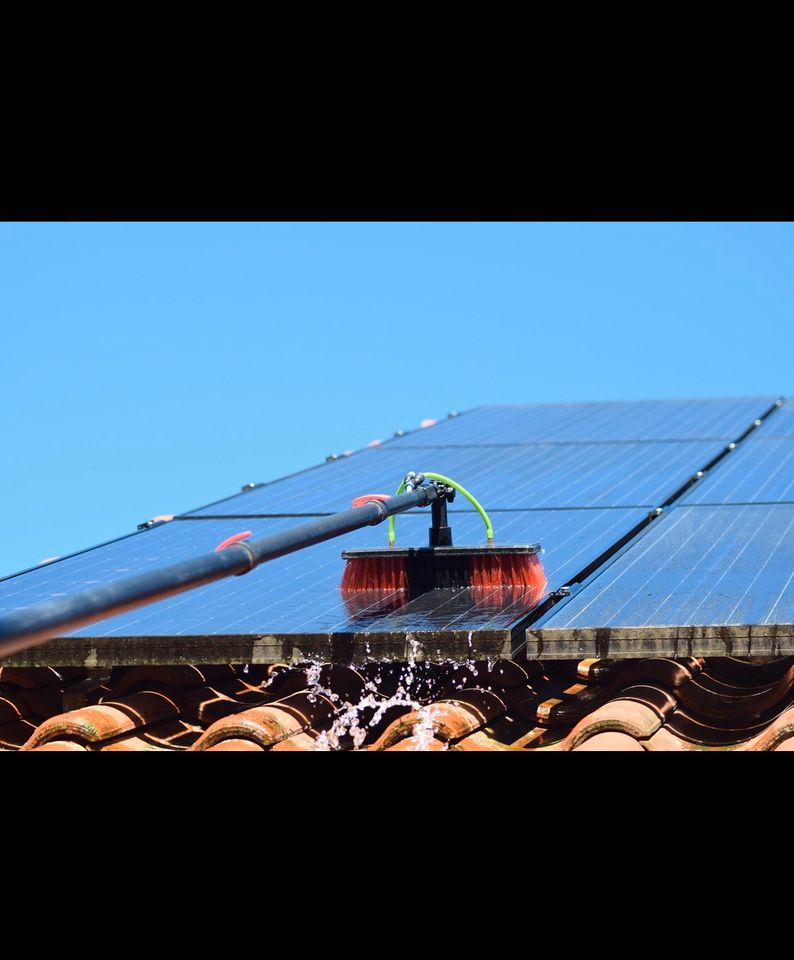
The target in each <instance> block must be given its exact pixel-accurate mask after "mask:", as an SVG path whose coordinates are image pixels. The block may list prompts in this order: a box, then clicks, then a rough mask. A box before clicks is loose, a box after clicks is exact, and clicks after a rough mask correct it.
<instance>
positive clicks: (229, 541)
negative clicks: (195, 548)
mask: <svg viewBox="0 0 794 960" xmlns="http://www.w3.org/2000/svg"><path fill="white" fill-rule="evenodd" d="M250 536H251V531H250V530H243V532H242V533H234V534H232V536H230V537H227V538H226V539H225V540H222V541H221V542H220V543H219V544H218V546H217V547H216V548H215V553H218V551H219V550H225V549H226V548H227V547H230V546H231V545H232V544H233V543H237V542H238V540H245V539H247V538H248V537H250Z"/></svg>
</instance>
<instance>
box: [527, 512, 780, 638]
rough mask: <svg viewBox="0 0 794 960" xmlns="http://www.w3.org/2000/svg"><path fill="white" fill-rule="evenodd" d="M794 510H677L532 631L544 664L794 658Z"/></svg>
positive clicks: (649, 530)
mask: <svg viewBox="0 0 794 960" xmlns="http://www.w3.org/2000/svg"><path fill="white" fill-rule="evenodd" d="M793 624H794V505H792V504H777V505H736V506H731V505H725V506H714V507H708V506H678V507H674V508H672V509H671V510H670V512H669V513H668V514H667V515H666V516H663V517H662V518H660V519H659V520H657V521H654V523H652V524H651V525H650V526H649V527H648V530H647V532H646V533H645V534H644V535H643V536H641V537H640V538H639V539H638V540H637V541H635V542H634V544H633V545H632V546H631V547H630V548H629V549H628V550H626V552H625V553H623V554H622V555H621V556H620V557H618V559H616V560H615V561H614V562H613V563H612V564H611V565H610V566H608V567H607V568H606V569H605V570H604V572H603V573H601V574H600V575H599V576H598V577H596V578H595V579H594V580H592V581H591V582H590V584H589V585H587V586H586V587H584V589H582V590H581V592H579V593H578V594H577V595H576V596H574V597H573V598H572V599H571V600H569V601H568V602H566V603H564V604H561V605H560V606H558V607H557V608H555V609H554V610H552V612H551V615H550V616H549V617H548V618H547V619H546V620H545V622H542V623H541V624H540V625H535V626H533V627H532V628H530V631H528V634H527V639H528V649H529V650H530V652H532V653H533V654H534V655H538V654H539V653H540V652H542V655H543V656H544V657H558V656H559V657H570V656H580V655H585V656H588V655H596V656H650V655H654V654H656V655H662V656H707V655H725V654H727V655H732V656H752V655H763V656H765V655H777V654H780V653H786V654H790V653H794V626H793Z"/></svg>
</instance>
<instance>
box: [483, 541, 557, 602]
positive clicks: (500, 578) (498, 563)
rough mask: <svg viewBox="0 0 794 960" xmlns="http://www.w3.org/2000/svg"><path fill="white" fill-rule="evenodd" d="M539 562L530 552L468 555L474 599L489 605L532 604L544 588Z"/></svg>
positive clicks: (495, 552) (540, 595) (545, 582)
mask: <svg viewBox="0 0 794 960" xmlns="http://www.w3.org/2000/svg"><path fill="white" fill-rule="evenodd" d="M546 584H547V580H546V574H545V572H544V570H543V565H542V564H541V562H540V560H539V559H538V557H537V555H536V554H534V553H528V554H515V553H509V554H500V553H498V551H497V550H495V551H494V553H493V554H483V555H481V556H476V557H472V572H471V585H472V589H473V592H474V593H475V595H476V596H477V599H478V602H486V603H487V604H488V605H489V606H491V605H493V606H508V605H511V604H513V603H519V602H520V603H521V604H522V605H526V606H527V607H532V606H534V605H535V604H536V603H537V602H538V601H539V600H540V599H541V597H542V596H543V593H544V591H545V589H546Z"/></svg>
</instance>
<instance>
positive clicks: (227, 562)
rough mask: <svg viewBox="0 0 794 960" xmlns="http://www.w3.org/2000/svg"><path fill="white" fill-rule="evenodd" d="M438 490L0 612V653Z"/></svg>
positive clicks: (235, 570) (306, 543)
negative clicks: (1, 614)
mask: <svg viewBox="0 0 794 960" xmlns="http://www.w3.org/2000/svg"><path fill="white" fill-rule="evenodd" d="M438 496H439V494H438V490H437V489H436V487H435V486H434V485H432V484H428V486H426V487H421V486H420V487H417V488H416V489H414V490H412V491H411V492H410V493H402V494H400V495H399V496H396V497H391V498H390V499H389V500H386V501H377V500H373V501H370V502H368V503H365V504H364V505H363V506H360V507H355V508H354V509H352V510H345V511H343V512H342V513H335V514H332V515H331V516H328V517H319V518H317V519H315V520H310V521H309V522H308V523H303V524H301V525H300V526H299V527H293V529H292V530H285V531H283V532H282V533H274V534H272V536H269V537H262V538H261V539H260V540H250V541H238V542H237V543H233V544H232V545H231V546H229V547H226V548H225V549H224V550H220V551H218V552H217V553H208V554H203V555H202V556H200V557H194V558H193V559H191V560H183V561H182V562H181V563H175V564H173V565H172V566H170V567H164V568H163V569H162V570H154V571H153V572H151V573H143V574H140V575H139V576H137V577H128V578H127V579H125V580H118V581H116V582H115V583H107V584H104V585H102V586H97V587H92V588H91V589H90V590H84V591H83V592H82V593H76V594H74V595H73V596H71V597H57V598H54V599H52V600H45V601H43V602H42V603H37V604H34V605H32V606H30V607H23V608H21V609H19V610H14V611H12V612H11V613H7V614H5V615H4V616H0V655H3V656H6V655H8V654H11V653H16V652H17V651H18V650H26V649H27V648H28V647H35V646H37V645H38V644H40V643H45V642H46V641H47V640H51V639H53V638H54V637H59V636H62V635H63V634H64V633H71V632H72V631H73V630H78V629H79V628H80V627H85V626H87V625H88V624H89V623H96V622H97V621H98V620H105V619H107V618H108V617H114V616H116V615H117V614H119V613H124V612H125V611H127V610H133V609H134V608H135V607H140V606H143V605H144V604H147V603H154V602H155V601H156V600H163V599H165V597H171V596H173V595H174V594H177V593H182V592H184V591H185V590H192V589H193V588H194V587H203V586H204V585H205V584H207V583H213V582H214V581H215V580H221V579H223V578H224V577H234V576H239V575H240V574H243V573H248V572H249V571H250V570H253V569H254V567H258V566H259V564H260V563H266V562H267V561H268V560H275V559H276V558H277V557H283V556H285V555H286V554H288V553H294V552H295V551H296V550H302V549H303V548H304V547H311V546H312V545H313V544H315V543H322V542H323V541H324V540H331V539H333V538H334V537H340V536H342V535H343V534H345V533H351V532H352V531H353V530H359V529H361V528H362V527H368V526H372V525H374V524H376V523H380V522H381V521H383V520H385V519H386V518H387V517H389V516H391V515H392V514H395V513H402V512H403V511H405V510H410V509H411V508H412V507H425V506H427V505H428V504H429V503H432V502H433V501H434V500H436V499H437V497H438ZM172 522H173V521H172ZM177 522H178V521H177Z"/></svg>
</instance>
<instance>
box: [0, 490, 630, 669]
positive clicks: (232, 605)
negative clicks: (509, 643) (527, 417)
mask: <svg viewBox="0 0 794 960" xmlns="http://www.w3.org/2000/svg"><path fill="white" fill-rule="evenodd" d="M644 516H645V511H643V510H622V509H617V510H569V511H568V510H562V511H532V512H518V511H517V512H509V513H503V514H498V515H496V517H494V520H495V530H496V538H497V542H499V543H505V544H511V543H527V542H529V543H533V542H541V543H542V544H543V546H544V548H545V553H544V555H543V563H544V567H545V569H546V572H547V575H548V577H549V583H550V589H554V588H555V587H556V586H559V585H561V584H562V583H564V582H565V581H566V580H568V579H570V578H571V577H573V576H574V575H575V574H576V573H577V572H578V571H580V570H581V569H582V568H583V567H585V566H587V564H589V563H590V562H591V561H592V560H594V559H595V558H596V557H597V556H598V555H599V554H600V553H601V552H602V551H603V550H605V549H606V548H607V547H609V546H610V545H611V544H612V543H614V542H615V540H617V539H619V538H620V537H622V536H623V535H624V534H625V533H626V532H627V531H628V530H630V529H631V528H632V527H633V526H634V525H635V524H637V523H638V522H639V521H640V520H641V519H643V517H644ZM297 523H300V520H299V519H295V518H272V519H261V520H256V519H255V520H246V521H239V520H175V521H172V522H170V523H167V524H163V525H161V526H157V527H154V528H152V529H150V530H144V531H142V532H141V533H140V534H138V535H136V536H133V537H128V538H126V539H124V540H118V541H115V542H113V543H110V544H107V545H105V546H102V547H98V548H96V549H94V550H89V551H86V552H84V553H81V554H79V555H76V556H74V557H71V558H68V559H64V560H61V561H56V562H54V563H51V564H47V565H45V566H42V567H39V568H37V569H36V570H34V571H32V572H30V573H27V574H25V575H23V576H19V577H14V578H12V579H9V580H5V581H3V582H0V610H2V611H6V610H9V609H13V608H16V607H21V606H25V605H27V604H30V603H34V602H37V601H41V600H43V599H46V598H47V597H51V596H57V595H64V594H69V593H72V592H76V591H78V590H80V589H83V588H85V587H88V586H91V585H92V584H95V583H97V582H110V581H112V580H114V579H118V578H119V577H124V576H129V575H132V574H136V573H143V572H146V571H149V570H153V569H156V568H157V567H160V566H164V565H167V564H170V563H174V562H177V561H178V560H182V559H185V558H187V557H190V556H195V555H197V554H200V553H203V552H207V551H211V550H212V549H214V547H215V546H216V545H217V544H218V543H220V542H221V541H222V540H224V539H225V538H226V537H228V536H230V535H232V534H234V533H238V532H240V531H241V530H251V531H252V534H253V537H254V538H256V537H260V536H265V535H267V534H269V533H274V532H277V531H279V530H283V529H287V528H289V527H291V526H294V525H296V524H297ZM429 523H430V516H429V511H425V513H424V514H423V515H418V514H408V515H404V516H401V517H398V518H397V542H398V544H404V545H424V544H425V543H426V542H427V540H426V538H427V528H428V526H429ZM452 526H453V531H454V534H455V541H456V543H458V544H461V545H463V544H476V543H483V542H484V529H483V526H482V521H481V520H480V518H479V516H478V515H476V514H472V513H456V514H454V515H452ZM385 543H386V526H385V524H381V525H379V526H377V527H368V528H366V529H364V530H360V531H357V532H355V533H353V534H350V535H349V536H347V537H344V538H340V539H338V540H334V541H328V542H326V543H322V544H317V545H316V546H314V547H311V548H309V549H307V550H303V551H300V552H297V553H294V554H291V555H289V556H286V557H281V558H280V559H278V560H274V561H272V562H270V563H268V564H265V565H263V566H262V567H261V568H258V569H257V570H254V571H252V572H251V573H250V574H247V575H245V576H242V577H234V578H231V579H229V580H225V581H221V582H219V583H215V584H211V585H209V586H206V587H202V588H200V589H198V590H193V591H190V592H187V593H184V594H180V595H179V596H176V597H172V598H169V599H167V600H162V601H159V602H158V603H156V604H152V605H149V606H146V607H142V608H140V609H138V610H136V611H132V612H129V613H126V614H123V615H121V616H117V617H114V618H112V619H110V620H106V621H103V622H100V623H97V624H94V625H92V626H89V627H85V628H84V629H83V630H81V631H78V632H77V633H76V634H73V635H72V638H74V637H84V638H92V640H91V643H92V644H94V643H95V641H96V643H97V649H98V650H99V651H100V653H101V651H102V650H105V651H106V655H105V656H106V660H107V662H115V663H123V662H127V660H126V658H128V657H129V656H130V653H131V652H133V650H134V654H135V657H134V659H135V661H137V662H146V658H147V657H149V658H150V662H157V660H158V658H165V659H164V660H162V659H161V661H160V662H181V661H183V660H185V659H187V660H190V658H191V657H192V658H193V659H194V662H204V663H206V662H228V660H227V657H232V658H234V657H235V656H236V655H237V656H241V657H243V659H246V658H248V659H251V657H252V656H253V654H252V653H251V644H252V643H253V642H254V641H255V640H257V639H261V638H262V637H263V636H265V637H267V638H269V642H270V644H271V645H270V646H269V647H267V652H266V653H262V654H261V656H263V657H267V656H270V657H271V660H272V659H273V658H275V659H276V660H281V659H283V658H284V657H285V656H286V655H287V651H290V652H291V651H292V649H293V646H294V645H298V646H299V647H300V649H301V650H303V651H304V652H306V653H307V655H308V654H309V653H311V652H312V651H317V650H318V649H322V648H323V645H327V644H328V643H330V642H331V639H332V636H333V635H335V634H340V635H349V634H357V635H362V636H365V635H366V636H365V639H364V640H363V641H362V642H365V643H371V644H372V651H373V656H375V655H380V654H381V653H382V652H383V644H382V643H381V644H380V645H379V643H378V638H379V637H380V638H381V639H382V638H383V637H384V636H386V635H388V634H397V633H402V634H405V633H407V632H411V633H413V634H414V635H419V636H421V635H423V634H425V633H428V634H432V635H433V636H435V637H438V638H439V642H441V644H442V646H444V648H445V649H448V645H447V646H445V641H446V640H448V639H449V640H450V642H452V641H453V640H454V642H455V643H458V644H460V643H461V642H463V641H466V642H467V643H470V644H471V646H470V647H468V648H467V649H468V651H469V653H471V652H472V651H477V650H480V651H482V649H483V647H482V643H487V642H490V643H496V642H497V641H498V650H499V651H502V652H504V650H503V645H504V643H505V642H506V640H507V638H508V637H509V629H510V627H511V625H512V624H513V623H515V622H517V621H518V620H520V619H521V617H522V615H523V613H524V612H525V610H524V608H522V607H521V606H520V603H519V604H517V605H513V606H512V607H511V605H510V604H506V605H505V607H506V608H505V609H501V608H499V609H494V608H493V605H491V606H490V607H489V606H488V604H483V603H482V601H481V599H478V598H476V597H474V596H472V595H471V594H470V593H469V592H468V591H458V592H457V594H455V595H453V593H452V592H446V593H444V592H442V591H437V592H435V594H434V599H431V598H427V597H426V598H424V599H423V598H420V599H419V600H418V601H414V602H413V604H412V605H411V604H409V605H408V606H407V607H404V608H402V609H401V610H399V611H396V612H394V613H392V614H391V615H390V614H389V611H388V610H387V609H381V608H372V609H370V610H369V611H367V610H366V609H364V610H362V609H357V610H355V611H354V612H353V613H352V614H351V610H350V609H349V608H348V605H346V604H345V602H344V600H343V598H342V597H341V595H340V593H339V590H338V585H339V581H340V579H341V575H342V570H343V566H344V561H343V560H342V559H341V556H340V553H341V550H342V549H343V548H355V547H373V546H384V545H385ZM428 604H429V605H428ZM386 606H388V605H386ZM469 633H471V634H472V638H469V636H468V635H469ZM141 637H146V638H157V637H161V638H175V640H174V642H171V643H169V645H167V646H166V647H163V646H160V647H158V646H157V645H156V644H153V645H152V647H151V649H150V648H149V647H148V645H147V644H148V641H147V644H138V645H137V646H136V647H134V648H131V647H130V646H129V644H126V645H125V641H129V640H130V639H131V638H141ZM180 637H182V638H193V639H192V640H191V642H190V643H188V644H186V645H184V646H183V647H182V648H180V646H179V639H178V638H180ZM213 637H247V638H248V639H247V641H246V644H247V645H245V644H244V645H243V646H242V647H240V646H239V645H238V646H237V647H235V646H233V645H232V646H229V644H228V643H227V642H226V641H223V642H222V643H221V642H218V641H213V640H212V638H213ZM101 638H105V642H104V645H103V643H102V642H100V641H101ZM195 638H203V639H202V640H201V642H200V643H199V642H197V641H196V640H195ZM402 642H403V645H404V642H405V637H404V636H403V638H402ZM69 643H70V640H69V639H65V640H62V641H55V644H56V645H57V647H58V651H60V652H61V653H63V652H64V651H67V652H68V651H69V649H70V647H69ZM274 644H275V647H274V646H273V645H274ZM282 644H283V645H282ZM79 649H80V650H81V651H83V650H84V646H81V647H80V648H79ZM91 649H94V647H93V646H92V647H91ZM439 649H440V648H439ZM487 649H488V650H489V651H491V652H492V651H493V650H494V649H497V648H496V647H493V646H491V647H487ZM241 650H244V651H245V656H244V655H243V654H242V653H240V652H239V651H241ZM235 651H238V653H237V654H235ZM458 652H460V650H459V649H458ZM56 653H57V651H56ZM34 654H35V657H36V658H37V662H44V659H43V658H44V657H45V656H46V651H45V648H43V647H40V648H38V650H36V651H34ZM169 657H177V659H176V660H174V659H171V660H169V659H168V658H169ZM196 657H200V658H201V659H198V660H196V659H195V658H196ZM114 658H115V659H114ZM56 659H57V656H56ZM9 662H11V660H9ZM14 662H17V661H14ZM60 662H62V663H63V662H72V661H69V660H66V661H64V660H63V658H62V657H61V659H60ZM93 662H98V661H96V658H95V660H94V661H93ZM257 662H260V661H259V659H257Z"/></svg>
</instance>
